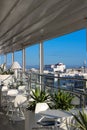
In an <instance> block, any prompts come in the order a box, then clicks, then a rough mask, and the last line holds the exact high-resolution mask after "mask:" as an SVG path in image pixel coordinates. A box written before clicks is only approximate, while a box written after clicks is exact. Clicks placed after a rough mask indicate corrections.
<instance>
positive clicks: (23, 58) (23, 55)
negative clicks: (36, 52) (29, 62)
mask: <svg viewBox="0 0 87 130" xmlns="http://www.w3.org/2000/svg"><path fill="white" fill-rule="evenodd" d="M22 67H23V72H25V48H23V50H22Z"/></svg>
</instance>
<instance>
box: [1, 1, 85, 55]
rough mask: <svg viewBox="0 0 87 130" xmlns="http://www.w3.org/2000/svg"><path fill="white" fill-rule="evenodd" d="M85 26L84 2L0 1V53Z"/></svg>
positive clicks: (19, 48)
mask: <svg viewBox="0 0 87 130" xmlns="http://www.w3.org/2000/svg"><path fill="white" fill-rule="evenodd" d="M86 27H87V0H0V54H2V53H8V52H13V51H16V50H21V49H23V48H25V47H27V46H30V45H33V44H36V43H39V42H40V41H43V40H46V39H50V38H54V37H58V36H61V35H64V34H66V33H70V32H72V31H75V30H79V29H82V28H86Z"/></svg>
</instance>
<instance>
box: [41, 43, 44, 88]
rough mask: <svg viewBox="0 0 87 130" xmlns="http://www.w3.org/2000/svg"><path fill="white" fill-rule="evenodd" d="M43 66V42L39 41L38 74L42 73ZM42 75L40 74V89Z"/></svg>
mask: <svg viewBox="0 0 87 130" xmlns="http://www.w3.org/2000/svg"><path fill="white" fill-rule="evenodd" d="M43 68H44V54H43V43H42V42H40V74H43ZM41 77H42V76H40V89H41V87H42V78H41Z"/></svg>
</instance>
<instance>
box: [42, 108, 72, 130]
mask: <svg viewBox="0 0 87 130" xmlns="http://www.w3.org/2000/svg"><path fill="white" fill-rule="evenodd" d="M40 114H41V115H42V116H44V117H46V118H53V119H55V124H56V121H57V120H58V121H59V122H60V123H61V124H60V128H63V129H64V130H67V129H71V126H70V125H69V124H70V122H71V120H72V118H73V116H72V114H71V113H70V112H67V111H64V110H52V109H51V110H50V109H48V110H46V111H42V112H40Z"/></svg>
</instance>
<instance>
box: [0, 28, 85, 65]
mask: <svg viewBox="0 0 87 130" xmlns="http://www.w3.org/2000/svg"><path fill="white" fill-rule="evenodd" d="M43 44H44V64H56V63H58V62H62V63H64V64H66V65H67V66H82V65H83V62H84V60H86V61H87V52H86V29H83V30H79V31H76V32H73V33H70V34H67V35H64V36H61V37H58V38H53V39H51V40H47V41H44V43H43ZM14 54H15V55H14V57H15V61H18V62H19V63H20V64H22V51H18V52H15V53H14ZM0 62H3V58H1V59H0ZM7 64H11V53H9V54H8V55H7ZM26 65H31V66H32V65H39V44H36V45H34V46H30V47H27V48H26Z"/></svg>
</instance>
